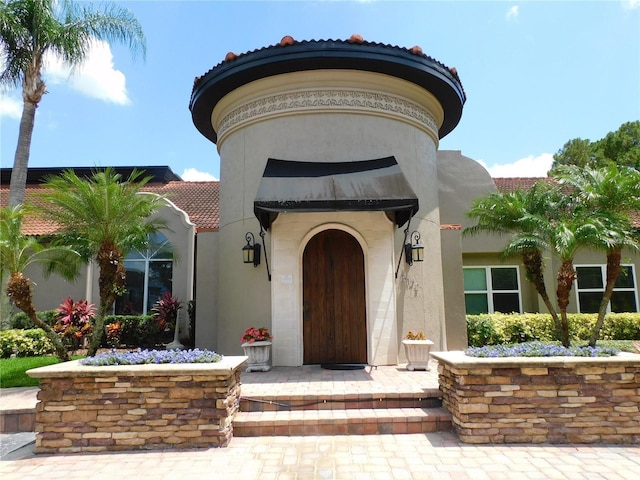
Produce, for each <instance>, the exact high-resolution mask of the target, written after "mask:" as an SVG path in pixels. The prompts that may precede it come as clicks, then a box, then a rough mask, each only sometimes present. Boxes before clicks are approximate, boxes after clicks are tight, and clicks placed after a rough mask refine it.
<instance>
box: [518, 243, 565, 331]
mask: <svg viewBox="0 0 640 480" xmlns="http://www.w3.org/2000/svg"><path fill="white" fill-rule="evenodd" d="M522 263H523V264H524V267H525V272H526V276H527V280H529V281H530V282H531V283H533V285H534V287H536V291H537V292H538V295H540V297H541V298H542V301H543V303H544V305H545V307H547V310H548V311H549V314H550V315H551V318H552V319H553V323H554V325H555V327H556V332H557V334H558V338H561V336H562V335H561V332H562V323H561V321H560V318H559V317H558V312H556V309H555V308H554V307H553V304H552V303H551V299H550V298H549V294H548V293H547V287H546V285H545V284H544V275H543V273H542V268H543V262H542V254H541V253H540V250H536V249H531V250H528V251H526V252H524V253H523V254H522Z"/></svg>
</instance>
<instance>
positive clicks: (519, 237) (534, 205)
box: [463, 182, 563, 337]
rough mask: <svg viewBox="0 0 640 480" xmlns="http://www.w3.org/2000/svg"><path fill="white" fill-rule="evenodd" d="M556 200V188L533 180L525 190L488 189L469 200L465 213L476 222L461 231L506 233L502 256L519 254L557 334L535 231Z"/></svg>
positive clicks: (540, 229) (559, 326) (541, 241)
mask: <svg viewBox="0 0 640 480" xmlns="http://www.w3.org/2000/svg"><path fill="white" fill-rule="evenodd" d="M558 202H559V198H558V196H557V194H556V190H555V189H554V187H553V185H551V184H549V183H547V182H537V183H535V184H534V185H533V186H532V187H531V188H530V189H529V190H522V189H516V190H515V191H513V192H504V193H501V192H498V193H490V194H488V195H486V196H485V197H482V198H479V199H477V200H476V201H475V202H474V203H473V205H472V207H471V209H470V210H469V212H468V213H467V216H468V217H469V218H472V219H476V220H477V223H476V224H475V225H474V226H471V227H467V228H465V230H464V232H463V233H464V234H465V235H477V234H480V233H493V234H498V235H506V234H509V235H510V236H509V238H508V239H507V243H506V245H505V247H504V249H503V252H502V256H503V257H505V258H506V257H511V256H520V257H521V259H522V263H523V265H524V268H525V272H526V277H527V280H529V281H530V282H531V283H533V285H534V286H535V288H536V291H537V292H538V294H539V295H540V297H541V298H542V301H543V302H544V304H545V306H546V307H547V310H548V311H549V313H550V315H551V317H552V318H553V321H554V324H555V326H556V331H557V333H558V336H559V337H561V336H562V330H563V329H562V324H561V322H560V318H559V317H558V314H557V312H556V309H555V308H554V306H553V304H552V303H551V299H550V298H549V294H548V293H547V289H546V286H545V283H544V260H543V254H542V252H543V251H544V250H545V249H546V248H547V247H548V242H546V241H545V240H544V238H543V237H541V236H540V235H539V233H540V232H543V231H545V229H546V228H547V227H548V223H549V220H548V214H549V212H550V211H552V210H553V209H554V208H555V207H554V206H555V205H557V204H558Z"/></svg>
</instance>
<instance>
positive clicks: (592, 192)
mask: <svg viewBox="0 0 640 480" xmlns="http://www.w3.org/2000/svg"><path fill="white" fill-rule="evenodd" d="M574 145H578V146H579V142H575V143H574ZM639 207H640V173H638V171H637V170H635V169H633V168H628V167H625V168H618V167H617V166H616V165H615V164H610V165H609V166H607V167H605V168H601V169H593V168H590V167H588V166H587V167H584V168H583V167H580V166H571V167H558V168H557V169H556V171H555V173H554V174H552V180H551V181H549V180H541V181H539V182H537V183H536V184H534V185H533V186H532V188H530V189H529V190H528V191H525V190H516V191H514V192H504V193H490V194H487V195H486V196H485V197H482V198H480V199H477V200H476V201H475V202H474V203H473V205H472V207H471V209H470V211H469V212H468V216H469V217H470V218H473V219H475V220H476V225H474V226H472V227H469V228H467V229H465V232H464V233H465V234H467V235H469V234H478V233H481V232H489V233H497V234H502V235H507V241H506V244H505V246H504V249H503V252H502V254H503V256H515V255H517V256H520V257H521V259H522V261H523V264H524V267H525V271H526V276H527V279H528V280H530V281H531V282H532V283H533V284H534V286H535V287H536V290H537V291H538V293H539V294H540V296H541V298H542V299H543V301H544V303H545V306H546V307H547V309H548V310H549V312H550V313H551V316H552V318H553V320H554V323H555V325H556V330H557V334H558V337H559V338H560V340H561V341H562V343H563V345H565V346H568V345H569V327H568V321H567V308H568V305H569V301H570V293H571V289H572V286H573V283H574V280H575V278H576V272H575V268H574V265H573V259H574V258H575V255H576V253H577V252H578V251H579V250H581V249H596V250H601V251H604V252H606V254H607V287H606V288H605V292H604V295H603V301H602V304H601V312H600V316H599V318H598V323H597V324H596V327H595V328H594V332H593V335H592V342H593V344H594V345H595V341H596V339H597V335H598V331H599V329H600V327H601V326H602V321H604V314H605V313H606V310H607V306H608V304H609V301H610V298H611V294H612V292H613V287H614V285H615V281H616V279H617V276H618V274H619V272H620V258H621V252H622V249H623V248H625V247H628V248H634V249H635V248H638V242H637V239H636V232H635V231H634V229H633V225H632V222H631V217H630V215H631V212H632V211H634V210H636V209H638V208H639ZM544 253H547V254H550V255H552V256H554V257H555V258H557V259H558V260H559V261H560V262H559V264H560V267H559V269H558V272H557V277H556V304H557V310H556V308H555V307H554V306H553V305H552V304H551V302H550V300H549V297H548V293H547V290H546V286H545V281H544V273H543V272H544V266H543V258H544V257H543V255H544ZM557 312H559V315H558V313H557Z"/></svg>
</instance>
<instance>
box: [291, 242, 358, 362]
mask: <svg viewBox="0 0 640 480" xmlns="http://www.w3.org/2000/svg"><path fill="white" fill-rule="evenodd" d="M365 297H366V296H365V278H364V253H363V251H362V248H361V247H360V244H359V243H358V241H357V240H356V239H355V238H354V237H353V236H352V235H350V234H349V233H347V232H344V231H342V230H337V229H330V230H324V231H322V232H320V233H318V234H317V235H315V236H313V237H312V238H311V240H309V242H308V243H307V245H306V247H305V250H304V253H303V320H302V321H303V345H304V363H305V364H318V363H320V364H337V363H367V318H366V300H365Z"/></svg>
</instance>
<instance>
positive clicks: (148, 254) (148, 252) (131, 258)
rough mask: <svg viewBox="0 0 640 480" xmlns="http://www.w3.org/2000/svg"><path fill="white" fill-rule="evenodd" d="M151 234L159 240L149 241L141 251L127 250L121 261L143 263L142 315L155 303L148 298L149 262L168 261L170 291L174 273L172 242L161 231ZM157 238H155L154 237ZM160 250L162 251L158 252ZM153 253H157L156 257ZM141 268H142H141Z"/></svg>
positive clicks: (114, 304)
mask: <svg viewBox="0 0 640 480" xmlns="http://www.w3.org/2000/svg"><path fill="white" fill-rule="evenodd" d="M152 236H156V237H160V238H159V239H160V241H159V242H156V243H153V242H150V243H149V245H148V246H147V248H146V249H145V250H144V252H143V251H140V250H137V249H136V250H132V251H131V252H129V254H128V255H126V256H125V257H124V258H123V259H122V261H123V262H124V263H125V265H126V264H127V263H137V264H143V265H144V278H143V282H142V291H143V292H144V294H143V297H142V315H147V314H148V313H149V311H150V309H151V307H152V306H153V304H154V303H155V301H154V302H153V303H151V304H150V299H149V272H150V270H151V268H150V267H151V264H152V263H160V262H170V263H171V288H170V289H169V291H170V292H172V291H173V273H174V267H175V263H176V262H175V252H174V247H173V244H172V243H171V241H170V240H169V239H168V238H167V236H166V235H164V234H163V233H162V232H156V233H155V234H154V235H152ZM156 240H157V239H156ZM157 245H161V247H160V248H154V247H155V246H157ZM166 246H168V247H169V248H170V249H171V253H170V254H168V253H166V252H165V251H164V247H166ZM160 252H162V253H160ZM155 255H158V256H157V257H156V256H155ZM141 270H142V269H141ZM119 298H120V297H118V298H116V301H115V302H113V312H114V313H115V312H116V305H117V302H118V299H119Z"/></svg>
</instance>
